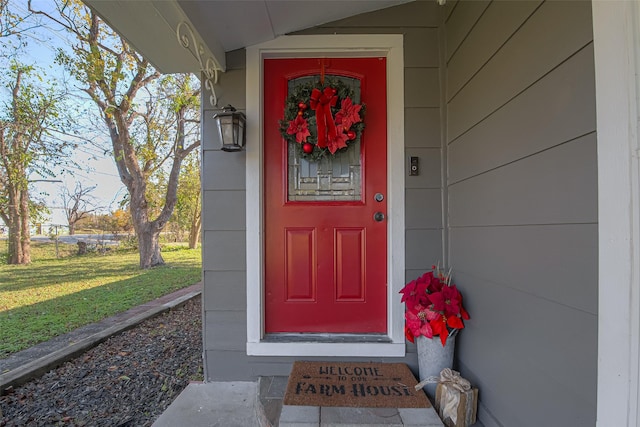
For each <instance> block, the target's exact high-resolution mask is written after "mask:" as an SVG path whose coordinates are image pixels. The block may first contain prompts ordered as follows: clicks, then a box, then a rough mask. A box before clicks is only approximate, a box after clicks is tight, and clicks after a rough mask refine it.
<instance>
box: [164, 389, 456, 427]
mask: <svg viewBox="0 0 640 427" xmlns="http://www.w3.org/2000/svg"><path fill="white" fill-rule="evenodd" d="M287 380H288V378H287V377H262V378H260V379H259V381H258V382H212V383H192V384H190V385H189V386H187V388H186V389H185V390H184V391H183V392H182V393H181V394H180V395H179V396H178V397H177V398H176V399H175V400H174V401H173V403H172V404H171V405H170V406H169V408H167V410H166V411H165V412H164V413H163V414H162V415H161V416H160V417H159V418H158V419H157V420H156V422H155V423H154V424H153V427H175V426H178V425H184V426H190V427H205V426H206V427H214V426H228V427H236V426H237V427H252V426H259V427H272V426H278V425H279V426H280V427H314V426H318V427H319V426H323V427H324V426H326V427H329V426H335V427H338V426H371V427H375V426H387V427H388V426H398V427H402V426H412V427H440V426H443V425H444V424H443V423H442V421H441V420H440V418H439V417H438V415H437V413H436V411H435V410H434V409H433V408H400V409H396V408H339V407H323V408H321V407H313V406H289V405H285V406H283V405H282V398H283V396H284V391H285V389H286V386H287Z"/></svg>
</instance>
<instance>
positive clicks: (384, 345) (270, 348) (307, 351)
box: [247, 334, 406, 357]
mask: <svg viewBox="0 0 640 427" xmlns="http://www.w3.org/2000/svg"><path fill="white" fill-rule="evenodd" d="M403 338H404V337H403ZM405 351H406V345H405V342H404V339H403V340H402V341H400V342H393V340H392V339H391V338H390V337H389V336H388V335H382V334H267V335H266V336H265V337H264V338H263V339H262V340H260V341H258V342H247V355H249V356H315V357H404V355H405Z"/></svg>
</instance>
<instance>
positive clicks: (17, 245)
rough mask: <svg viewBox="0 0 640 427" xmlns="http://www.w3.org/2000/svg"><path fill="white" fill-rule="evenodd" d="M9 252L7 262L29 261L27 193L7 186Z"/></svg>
mask: <svg viewBox="0 0 640 427" xmlns="http://www.w3.org/2000/svg"><path fill="white" fill-rule="evenodd" d="M8 195H9V218H8V219H9V224H7V225H8V226H9V254H8V256H7V263H8V264H29V263H30V262H31V237H30V233H29V195H28V192H27V191H26V190H24V191H20V190H16V189H15V187H13V188H9V190H8Z"/></svg>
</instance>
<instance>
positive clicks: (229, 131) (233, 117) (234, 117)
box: [213, 105, 247, 151]
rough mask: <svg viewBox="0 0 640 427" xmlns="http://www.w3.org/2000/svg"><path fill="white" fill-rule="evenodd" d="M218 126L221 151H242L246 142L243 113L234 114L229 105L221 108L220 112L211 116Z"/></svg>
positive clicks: (233, 109)
mask: <svg viewBox="0 0 640 427" xmlns="http://www.w3.org/2000/svg"><path fill="white" fill-rule="evenodd" d="M213 118H214V120H215V121H216V124H217V126H218V137H219V138H220V142H221V143H222V151H242V149H243V148H244V144H245V142H246V133H245V124H246V122H247V119H246V117H245V115H244V113H240V112H236V109H235V108H233V107H232V106H231V105H227V106H226V107H223V108H222V112H220V113H218V114H216V115H215V116H213Z"/></svg>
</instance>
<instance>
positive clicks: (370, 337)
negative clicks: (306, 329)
mask: <svg viewBox="0 0 640 427" xmlns="http://www.w3.org/2000/svg"><path fill="white" fill-rule="evenodd" d="M261 342H265V343H354V344H355V343H390V342H391V338H389V336H388V335H386V334H326V333H321V334H319V333H277V334H265V336H264V338H263V339H262V341H261Z"/></svg>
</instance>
